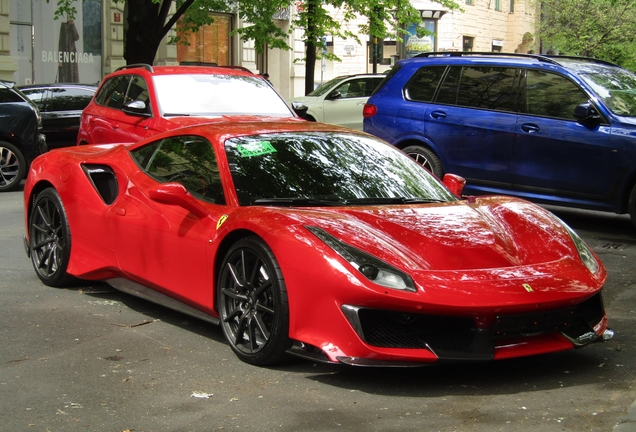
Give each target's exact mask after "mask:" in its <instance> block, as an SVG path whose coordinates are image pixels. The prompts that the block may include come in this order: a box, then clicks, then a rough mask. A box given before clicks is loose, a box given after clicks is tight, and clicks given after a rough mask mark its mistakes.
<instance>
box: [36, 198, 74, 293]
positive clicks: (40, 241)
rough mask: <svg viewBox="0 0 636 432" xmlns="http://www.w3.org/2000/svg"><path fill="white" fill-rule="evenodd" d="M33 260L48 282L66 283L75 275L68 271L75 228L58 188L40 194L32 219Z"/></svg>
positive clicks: (45, 281)
mask: <svg viewBox="0 0 636 432" xmlns="http://www.w3.org/2000/svg"><path fill="white" fill-rule="evenodd" d="M29 236H30V242H29V246H30V250H31V261H32V262H33V268H34V269H35V272H36V274H37V275H38V277H39V278H40V280H41V281H42V282H44V284H45V285H48V286H54V287H59V286H64V285H66V284H68V283H69V282H70V281H71V280H72V279H73V278H72V277H71V276H70V275H69V274H68V273H67V272H66V269H67V267H68V262H69V258H70V256H71V231H70V229H69V225H68V219H67V217H66V211H65V210H64V205H63V204H62V200H61V199H60V196H59V195H58V193H57V191H56V190H55V189H53V188H48V189H44V190H43V191H42V192H40V193H39V194H38V196H37V197H36V199H35V203H34V205H33V209H32V210H31V219H30V222H29Z"/></svg>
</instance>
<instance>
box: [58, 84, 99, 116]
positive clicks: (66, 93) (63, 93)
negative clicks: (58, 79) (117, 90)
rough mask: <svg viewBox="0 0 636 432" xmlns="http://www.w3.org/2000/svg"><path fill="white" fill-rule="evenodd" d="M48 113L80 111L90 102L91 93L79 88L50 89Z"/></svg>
mask: <svg viewBox="0 0 636 432" xmlns="http://www.w3.org/2000/svg"><path fill="white" fill-rule="evenodd" d="M50 91H51V93H50V98H51V100H50V101H49V103H50V105H51V106H50V108H49V111H81V110H83V109H84V108H86V105H88V103H89V102H90V101H91V98H92V97H93V92H92V91H90V90H85V89H80V88H72V87H68V88H64V87H62V88H52V89H51V90H50Z"/></svg>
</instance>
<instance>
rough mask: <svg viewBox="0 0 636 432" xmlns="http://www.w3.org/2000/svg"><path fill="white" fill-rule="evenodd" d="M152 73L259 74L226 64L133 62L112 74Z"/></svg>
mask: <svg viewBox="0 0 636 432" xmlns="http://www.w3.org/2000/svg"><path fill="white" fill-rule="evenodd" d="M140 71H145V72H143V73H145V74H150V75H188V74H214V75H236V76H257V75H256V74H254V73H252V72H250V71H249V69H245V68H238V67H229V66H228V67H226V66H198V65H186V66H180V65H179V66H169V65H165V66H151V65H148V64H131V65H126V66H122V67H120V68H118V69H117V70H115V72H113V73H112V74H110V75H121V74H127V73H131V72H140Z"/></svg>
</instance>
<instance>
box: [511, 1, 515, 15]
mask: <svg viewBox="0 0 636 432" xmlns="http://www.w3.org/2000/svg"><path fill="white" fill-rule="evenodd" d="M514 12H515V0H510V13H514Z"/></svg>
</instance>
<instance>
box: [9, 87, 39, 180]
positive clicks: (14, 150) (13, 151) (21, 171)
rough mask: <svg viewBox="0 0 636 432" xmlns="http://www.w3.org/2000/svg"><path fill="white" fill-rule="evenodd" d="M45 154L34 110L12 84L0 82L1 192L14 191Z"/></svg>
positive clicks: (31, 103) (37, 118)
mask: <svg viewBox="0 0 636 432" xmlns="http://www.w3.org/2000/svg"><path fill="white" fill-rule="evenodd" d="M47 150H48V148H47V146H46V140H45V137H44V135H43V134H42V119H41V118H40V112H39V111H38V108H37V106H35V104H34V103H33V102H31V101H30V100H29V98H28V97H26V96H25V95H24V94H23V93H22V92H21V91H20V90H18V89H17V87H16V86H15V83H13V82H10V81H1V80H0V192H4V191H9V190H13V189H16V188H17V187H18V186H19V185H20V182H21V181H22V179H23V178H24V177H25V176H26V173H27V169H28V167H29V166H30V165H31V161H33V159H35V157H36V156H38V155H40V154H42V153H44V152H46V151H47Z"/></svg>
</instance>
